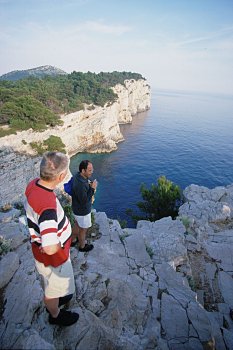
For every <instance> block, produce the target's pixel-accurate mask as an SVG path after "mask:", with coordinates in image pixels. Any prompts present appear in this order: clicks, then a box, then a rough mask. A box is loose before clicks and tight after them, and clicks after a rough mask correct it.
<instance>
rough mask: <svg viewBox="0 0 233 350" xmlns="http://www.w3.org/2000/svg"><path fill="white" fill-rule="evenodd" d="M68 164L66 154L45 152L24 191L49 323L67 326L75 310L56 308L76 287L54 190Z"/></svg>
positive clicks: (67, 237)
mask: <svg viewBox="0 0 233 350" xmlns="http://www.w3.org/2000/svg"><path fill="white" fill-rule="evenodd" d="M68 167H69V159H68V157H67V156H66V155H65V154H63V153H60V152H47V153H45V154H44V155H43V158H42V161H41V164H40V178H37V179H34V180H32V181H31V182H30V183H29V184H28V186H27V188H26V191H25V195H26V203H25V210H26V215H27V221H28V228H29V232H30V237H31V244H32V252H33V255H34V258H35V264H36V268H37V270H38V272H39V274H40V275H41V276H42V278H43V282H44V283H43V284H44V292H45V296H44V302H45V305H46V308H47V310H48V311H49V323H51V324H57V325H61V326H70V325H72V324H73V323H75V322H76V321H77V320H78V318H79V315H78V314H77V313H74V312H71V311H66V310H64V309H60V308H59V306H61V305H63V304H65V303H66V302H68V301H69V300H70V299H71V298H72V295H73V293H74V291H75V284H74V275H73V268H72V265H71V261H70V244H71V225H70V222H69V220H68V218H67V217H66V216H65V214H64V211H63V208H62V206H61V204H60V202H59V200H58V199H57V197H56V195H55V193H54V191H53V190H54V189H55V188H56V186H57V185H58V184H59V183H60V182H62V181H63V180H64V178H65V177H66V174H67V171H68Z"/></svg>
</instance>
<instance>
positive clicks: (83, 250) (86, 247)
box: [78, 244, 94, 252]
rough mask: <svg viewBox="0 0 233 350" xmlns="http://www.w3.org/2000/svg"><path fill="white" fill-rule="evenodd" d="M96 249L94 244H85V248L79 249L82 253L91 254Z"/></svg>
mask: <svg viewBox="0 0 233 350" xmlns="http://www.w3.org/2000/svg"><path fill="white" fill-rule="evenodd" d="M93 248H94V246H93V244H85V246H84V247H83V248H78V250H79V251H80V252H89V251H90V250H92V249H93Z"/></svg>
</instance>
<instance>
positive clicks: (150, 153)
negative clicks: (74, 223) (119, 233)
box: [70, 91, 233, 227]
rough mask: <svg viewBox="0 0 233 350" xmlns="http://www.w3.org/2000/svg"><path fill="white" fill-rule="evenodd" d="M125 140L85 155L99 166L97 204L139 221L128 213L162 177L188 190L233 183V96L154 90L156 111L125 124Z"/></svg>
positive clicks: (110, 213) (77, 158)
mask: <svg viewBox="0 0 233 350" xmlns="http://www.w3.org/2000/svg"><path fill="white" fill-rule="evenodd" d="M121 132H122V134H123V136H124V139H125V141H123V142H121V143H119V144H118V149H117V151H114V152H112V153H109V154H87V153H79V154H77V155H75V156H73V157H72V159H71V165H70V170H71V172H72V173H75V172H76V171H77V169H78V165H79V163H80V161H81V160H82V159H89V160H90V161H91V162H92V163H93V166H94V174H93V178H96V179H97V181H98V189H97V193H96V198H95V202H94V205H93V206H94V208H95V209H96V210H97V211H104V212H106V214H107V216H108V217H109V218H113V219H121V220H127V221H128V225H127V226H128V227H130V226H133V223H132V222H131V220H130V219H129V217H128V216H127V214H126V209H127V208H131V209H133V210H135V209H137V206H136V203H137V202H138V201H140V200H141V199H142V198H141V194H140V185H141V184H142V183H144V184H146V186H147V187H148V188H149V187H150V186H151V184H152V183H155V184H156V183H157V179H158V177H159V176H161V175H165V176H166V177H167V179H169V180H171V181H172V182H174V183H175V184H177V185H179V186H180V187H181V188H182V189H184V188H185V187H186V186H188V185H190V184H197V185H201V186H206V187H208V188H213V187H216V186H226V185H229V184H231V183H233V96H227V95H209V94H200V93H188V92H175V91H154V92H153V94H152V99H151V109H150V110H149V111H147V112H143V113H139V114H138V115H136V116H134V117H133V122H132V124H127V125H122V126H121Z"/></svg>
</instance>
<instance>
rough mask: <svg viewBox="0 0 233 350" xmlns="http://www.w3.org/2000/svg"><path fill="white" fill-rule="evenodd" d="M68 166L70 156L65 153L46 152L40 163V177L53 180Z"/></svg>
mask: <svg viewBox="0 0 233 350" xmlns="http://www.w3.org/2000/svg"><path fill="white" fill-rule="evenodd" d="M68 166H69V158H68V157H67V156H66V155H65V154H64V153H60V152H46V153H44V155H43V158H42V160H41V163H40V177H41V179H42V180H44V181H53V180H54V179H56V177H57V175H58V174H60V173H61V172H62V171H64V170H66V169H67V168H68Z"/></svg>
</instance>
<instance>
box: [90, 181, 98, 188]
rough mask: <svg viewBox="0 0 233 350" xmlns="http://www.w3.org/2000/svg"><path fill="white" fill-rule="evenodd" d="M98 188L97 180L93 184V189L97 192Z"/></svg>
mask: <svg viewBox="0 0 233 350" xmlns="http://www.w3.org/2000/svg"><path fill="white" fill-rule="evenodd" d="M97 186H98V182H97V180H96V179H95V180H94V181H93V182H91V188H93V189H94V190H96V188H97Z"/></svg>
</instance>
